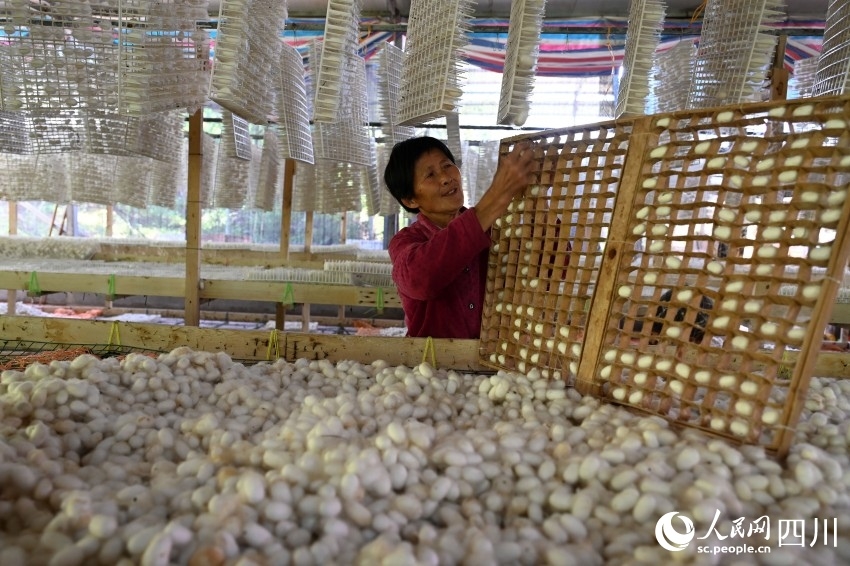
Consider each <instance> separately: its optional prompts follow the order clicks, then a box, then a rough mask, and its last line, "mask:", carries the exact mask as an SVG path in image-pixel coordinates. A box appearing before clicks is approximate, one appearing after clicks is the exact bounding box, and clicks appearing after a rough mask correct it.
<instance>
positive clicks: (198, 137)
mask: <svg viewBox="0 0 850 566" xmlns="http://www.w3.org/2000/svg"><path fill="white" fill-rule="evenodd" d="M203 112H204V111H203V109H199V110H197V111H195V113H194V114H192V116H191V117H190V118H189V178H188V181H187V182H188V191H187V194H186V279H185V291H184V293H185V295H184V296H185V305H186V306H185V311H186V318H185V322H186V326H198V325H200V324H201V301H200V284H199V283H200V278H201V168H202V167H203V161H204V150H203V143H202V142H203V135H204V115H203Z"/></svg>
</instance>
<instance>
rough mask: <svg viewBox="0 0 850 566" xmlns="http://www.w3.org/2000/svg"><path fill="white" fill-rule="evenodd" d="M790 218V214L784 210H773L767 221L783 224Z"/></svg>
mask: <svg viewBox="0 0 850 566" xmlns="http://www.w3.org/2000/svg"><path fill="white" fill-rule="evenodd" d="M787 218H788V213H787V212H785V211H784V210H771V211H770V214H768V216H767V221H768V222H772V223H777V224H778V223H781V222H785V220H786V219H787Z"/></svg>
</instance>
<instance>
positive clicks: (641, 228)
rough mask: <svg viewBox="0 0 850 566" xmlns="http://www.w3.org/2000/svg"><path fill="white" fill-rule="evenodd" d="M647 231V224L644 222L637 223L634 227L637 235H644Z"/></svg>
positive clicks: (633, 231) (633, 229) (633, 230)
mask: <svg viewBox="0 0 850 566" xmlns="http://www.w3.org/2000/svg"><path fill="white" fill-rule="evenodd" d="M645 232H646V224H643V223H640V224H637V225H635V227H634V228H632V234H634V235H635V236H642V235H643V234H644V233H645Z"/></svg>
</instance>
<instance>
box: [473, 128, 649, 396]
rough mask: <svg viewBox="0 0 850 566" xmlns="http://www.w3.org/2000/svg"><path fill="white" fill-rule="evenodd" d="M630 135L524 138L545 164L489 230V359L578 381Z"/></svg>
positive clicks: (620, 131) (596, 132)
mask: <svg viewBox="0 0 850 566" xmlns="http://www.w3.org/2000/svg"><path fill="white" fill-rule="evenodd" d="M631 134H632V127H631V124H629V123H628V122H623V123H617V124H606V125H602V126H587V127H582V128H574V129H571V130H554V131H548V132H542V133H540V134H535V135H533V136H529V137H525V138H523V139H530V140H532V141H534V142H535V148H534V152H535V155H536V158H537V161H538V163H539V164H540V167H539V170H538V171H537V174H536V176H537V182H536V183H535V184H534V185H532V186H529V187H528V188H527V189H526V190H525V192H524V194H523V196H522V197H521V198H517V199H515V200H514V201H513V203H511V205H510V208H509V211H508V213H507V214H506V215H505V216H504V217H502V218H500V219H498V220H497V221H496V223H495V225H494V227H493V229H492V238H493V246H492V248H491V252H490V257H489V266H488V276H487V293H486V296H485V302H484V311H483V322H482V331H481V341H480V353H481V360H482V363H484V364H488V365H492V366H493V367H497V368H504V369H509V370H515V371H520V372H526V371H528V370H530V369H531V368H533V367H537V368H539V369H540V371H541V373H542V375H543V376H544V377H547V378H552V379H565V380H567V381H573V379H574V377H575V375H576V373H577V372H578V363H579V360H580V356H581V348H582V342H583V336H584V332H585V327H586V319H587V309H588V307H589V304H590V299H591V297H592V296H593V291H594V287H595V285H596V282H597V280H598V278H599V264H600V261H601V257H602V253H603V251H604V243H605V239H606V238H607V236H608V233H609V229H610V225H611V221H612V212H613V209H614V202H615V198H617V191H618V185H619V181H620V178H621V176H622V171H623V164H624V161H625V156H626V150H627V149H628V147H629V138H630V136H631ZM514 139H517V138H514ZM509 146H510V142H503V143H502V146H501V152H502V153H506V152H507V151H508V149H509ZM482 157H484V154H482ZM481 179H482V176H481V175H480V174H479V182H481V181H480V180H481Z"/></svg>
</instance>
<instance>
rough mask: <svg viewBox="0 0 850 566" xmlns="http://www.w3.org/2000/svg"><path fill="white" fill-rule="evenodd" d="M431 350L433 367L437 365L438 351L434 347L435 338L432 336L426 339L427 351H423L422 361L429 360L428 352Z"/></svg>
mask: <svg viewBox="0 0 850 566" xmlns="http://www.w3.org/2000/svg"><path fill="white" fill-rule="evenodd" d="M429 351H430V352H431V367H434V368H436V367H437V353H436V349H435V348H434V339H433V338H431V337H430V336H429V337H427V338H426V339H425V351H424V352H422V362H423V363H424V362H426V361H428V352H429Z"/></svg>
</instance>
